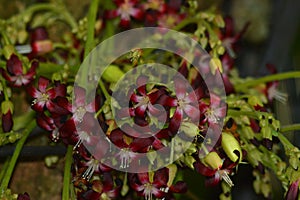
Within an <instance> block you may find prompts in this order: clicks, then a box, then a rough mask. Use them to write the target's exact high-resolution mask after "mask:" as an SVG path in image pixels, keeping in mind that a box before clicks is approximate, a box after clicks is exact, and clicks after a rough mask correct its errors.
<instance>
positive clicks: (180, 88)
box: [174, 76, 187, 99]
mask: <svg viewBox="0 0 300 200" xmlns="http://www.w3.org/2000/svg"><path fill="white" fill-rule="evenodd" d="M174 85H175V92H176V97H177V98H178V99H183V98H184V97H185V94H186V92H187V86H186V82H185V81H184V79H183V78H182V77H180V76H176V77H175V78H174Z"/></svg>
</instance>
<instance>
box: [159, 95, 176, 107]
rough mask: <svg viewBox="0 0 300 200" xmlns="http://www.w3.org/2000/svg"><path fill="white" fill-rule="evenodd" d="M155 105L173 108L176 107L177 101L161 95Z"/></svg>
mask: <svg viewBox="0 0 300 200" xmlns="http://www.w3.org/2000/svg"><path fill="white" fill-rule="evenodd" d="M157 103H159V104H161V105H164V106H170V107H175V106H177V105H178V100H177V99H175V98H173V97H170V96H168V95H162V96H160V98H159V100H158V101H157Z"/></svg>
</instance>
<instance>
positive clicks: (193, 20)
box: [173, 17, 201, 31]
mask: <svg viewBox="0 0 300 200" xmlns="http://www.w3.org/2000/svg"><path fill="white" fill-rule="evenodd" d="M200 20H201V19H199V18H198V17H195V18H187V19H185V20H183V21H181V22H180V23H179V24H178V25H176V26H175V27H174V28H173V30H175V31H179V30H180V29H182V28H184V27H185V26H187V25H189V24H193V23H199V21H200Z"/></svg>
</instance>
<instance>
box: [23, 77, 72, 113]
mask: <svg viewBox="0 0 300 200" xmlns="http://www.w3.org/2000/svg"><path fill="white" fill-rule="evenodd" d="M49 85H50V80H49V79H47V78H45V77H40V78H39V81H38V89H36V88H35V87H30V88H29V89H28V92H29V94H30V95H31V96H32V97H33V98H35V99H34V100H33V102H32V109H33V110H36V111H39V112H41V111H43V110H44V108H47V109H49V110H51V108H53V107H54V105H53V104H54V102H53V99H55V98H56V97H58V96H61V97H64V96H66V87H65V85H62V84H59V85H57V86H56V87H49Z"/></svg>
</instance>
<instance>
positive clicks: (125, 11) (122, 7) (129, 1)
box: [105, 0, 144, 28]
mask: <svg viewBox="0 0 300 200" xmlns="http://www.w3.org/2000/svg"><path fill="white" fill-rule="evenodd" d="M114 2H115V4H116V5H117V8H116V9H115V10H110V11H107V12H106V14H105V16H106V18H108V19H111V18H116V17H118V16H119V17H120V18H121V21H120V25H121V26H122V27H123V28H128V27H129V26H130V20H131V17H132V18H134V19H139V20H140V19H142V18H143V15H144V11H143V9H142V8H140V7H139V6H138V0H115V1H114Z"/></svg>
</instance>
